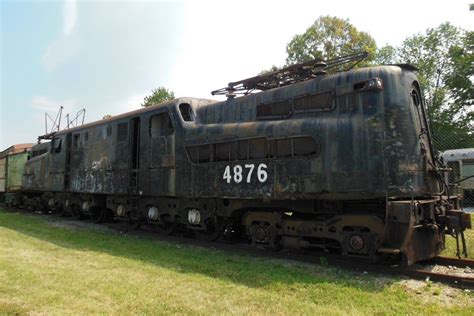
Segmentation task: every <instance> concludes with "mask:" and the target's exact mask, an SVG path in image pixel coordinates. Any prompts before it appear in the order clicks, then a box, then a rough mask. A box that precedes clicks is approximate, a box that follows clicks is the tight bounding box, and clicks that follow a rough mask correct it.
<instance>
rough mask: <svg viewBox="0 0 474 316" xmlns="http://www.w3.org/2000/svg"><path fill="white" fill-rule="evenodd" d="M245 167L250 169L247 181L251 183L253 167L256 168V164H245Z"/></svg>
mask: <svg viewBox="0 0 474 316" xmlns="http://www.w3.org/2000/svg"><path fill="white" fill-rule="evenodd" d="M245 168H246V169H250V170H249V173H248V174H247V183H250V179H252V172H253V169H255V165H254V164H251V165H245Z"/></svg>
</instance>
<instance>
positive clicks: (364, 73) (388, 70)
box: [198, 64, 417, 124]
mask: <svg viewBox="0 0 474 316" xmlns="http://www.w3.org/2000/svg"><path fill="white" fill-rule="evenodd" d="M416 70H417V69H416V68H415V67H413V66H411V65H408V64H397V65H382V66H371V67H364V68H357V69H352V70H348V71H342V72H338V73H335V74H330V75H322V76H317V77H316V78H314V79H309V80H306V81H301V82H298V83H294V84H291V85H286V86H282V87H278V88H273V89H269V90H265V91H261V92H258V93H251V94H248V95H245V96H242V97H238V98H229V99H227V100H224V101H219V102H214V103H212V104H206V105H204V106H201V107H200V108H199V109H198V116H201V115H199V114H201V113H204V112H206V111H207V110H210V109H211V108H214V107H220V106H229V105H235V104H242V103H247V102H248V103H253V104H260V103H270V102H273V101H277V100H283V99H287V98H291V97H294V96H295V95H304V94H308V92H307V91H313V92H312V93H314V91H320V92H324V91H328V90H333V89H335V88H337V87H338V86H344V85H347V84H353V83H357V82H360V81H364V80H367V79H370V78H374V77H377V76H381V75H382V74H383V75H384V76H402V74H403V73H413V72H414V71H416ZM199 112H201V113H199ZM206 123H210V122H205V124H206ZM212 123H215V122H212Z"/></svg>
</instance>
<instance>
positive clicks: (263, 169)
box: [222, 163, 268, 183]
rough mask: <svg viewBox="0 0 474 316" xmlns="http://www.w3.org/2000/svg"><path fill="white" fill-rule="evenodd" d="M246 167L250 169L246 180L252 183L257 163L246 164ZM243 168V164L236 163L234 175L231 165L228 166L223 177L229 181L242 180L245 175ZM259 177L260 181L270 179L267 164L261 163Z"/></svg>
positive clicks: (258, 168) (237, 181)
mask: <svg viewBox="0 0 474 316" xmlns="http://www.w3.org/2000/svg"><path fill="white" fill-rule="evenodd" d="M245 169H247V170H248V172H247V178H246V182H247V183H250V182H251V181H252V175H253V171H254V170H255V164H246V165H245ZM243 170H244V169H243V168H242V166H241V165H235V166H234V168H233V172H234V176H233V177H232V174H231V168H230V166H226V167H225V169H224V174H223V175H222V179H224V180H226V181H227V183H231V181H232V179H233V180H234V182H235V183H240V182H242V180H243V178H244V175H243ZM257 179H258V181H260V182H262V183H263V182H266V181H267V180H268V173H267V165H266V164H264V163H261V164H259V165H258V167H257Z"/></svg>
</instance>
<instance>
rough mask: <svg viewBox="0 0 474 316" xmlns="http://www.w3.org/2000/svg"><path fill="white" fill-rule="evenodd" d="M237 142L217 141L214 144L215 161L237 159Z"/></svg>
mask: <svg viewBox="0 0 474 316" xmlns="http://www.w3.org/2000/svg"><path fill="white" fill-rule="evenodd" d="M235 147H236V142H226V143H217V144H215V145H214V161H232V160H235V156H236V152H235Z"/></svg>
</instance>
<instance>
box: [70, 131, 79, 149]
mask: <svg viewBox="0 0 474 316" xmlns="http://www.w3.org/2000/svg"><path fill="white" fill-rule="evenodd" d="M80 137H81V134H79V133H77V134H74V135H73V138H72V148H79V140H80Z"/></svg>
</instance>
